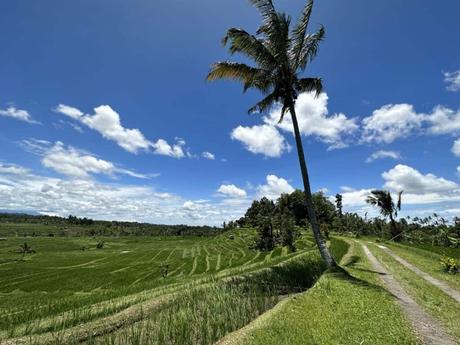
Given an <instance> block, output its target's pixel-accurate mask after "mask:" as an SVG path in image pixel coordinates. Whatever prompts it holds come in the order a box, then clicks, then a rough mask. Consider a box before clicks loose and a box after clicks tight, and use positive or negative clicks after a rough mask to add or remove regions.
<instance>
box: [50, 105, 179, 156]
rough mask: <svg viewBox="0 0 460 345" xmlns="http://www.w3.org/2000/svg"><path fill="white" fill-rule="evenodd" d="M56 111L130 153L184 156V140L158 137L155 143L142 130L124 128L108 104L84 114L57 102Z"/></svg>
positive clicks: (117, 115) (118, 116)
mask: <svg viewBox="0 0 460 345" xmlns="http://www.w3.org/2000/svg"><path fill="white" fill-rule="evenodd" d="M55 111H56V112H58V113H60V114H63V115H66V116H68V117H70V118H72V119H74V120H77V121H79V122H81V123H83V124H84V125H86V126H88V127H89V128H91V129H93V130H95V131H97V132H99V133H100V134H101V135H102V136H103V137H104V138H106V139H108V140H112V141H115V142H116V143H117V144H118V145H119V146H120V147H122V148H123V149H125V150H126V151H128V152H131V153H138V152H139V151H148V150H150V149H151V148H153V152H154V153H155V154H158V155H164V156H169V157H174V158H182V157H184V156H185V154H184V151H183V148H182V147H183V146H184V145H185V141H183V140H182V139H178V140H177V142H176V143H175V144H173V145H170V144H168V142H167V141H166V140H164V139H158V140H157V141H156V142H155V143H153V142H151V141H149V140H147V138H146V137H145V136H144V134H142V132H141V131H140V130H139V129H137V128H134V129H129V128H125V127H123V126H122V124H121V120H120V115H119V114H118V113H117V112H116V111H115V110H113V109H112V108H111V107H110V106H109V105H101V106H99V107H97V108H94V114H93V115H89V114H84V113H83V112H82V111H80V110H79V109H77V108H74V107H70V106H68V105H65V104H59V105H58V106H57V107H56V109H55Z"/></svg>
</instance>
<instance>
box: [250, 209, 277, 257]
mask: <svg viewBox="0 0 460 345" xmlns="http://www.w3.org/2000/svg"><path fill="white" fill-rule="evenodd" d="M257 224H258V225H257V234H258V237H257V239H256V242H255V248H256V249H259V250H262V251H270V250H273V248H274V247H275V243H276V238H275V234H274V232H273V222H272V218H271V217H259V218H258V220H257Z"/></svg>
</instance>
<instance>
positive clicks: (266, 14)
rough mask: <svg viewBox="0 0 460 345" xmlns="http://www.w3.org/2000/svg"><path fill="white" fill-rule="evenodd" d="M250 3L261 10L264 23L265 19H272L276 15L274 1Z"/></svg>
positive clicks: (258, 0) (254, 1) (253, 0)
mask: <svg viewBox="0 0 460 345" xmlns="http://www.w3.org/2000/svg"><path fill="white" fill-rule="evenodd" d="M250 2H251V4H252V5H254V6H255V7H256V8H257V9H258V10H259V13H260V14H261V16H262V18H263V19H264V21H265V19H270V18H271V17H272V16H273V15H274V14H275V13H276V10H275V6H273V2H272V0H250Z"/></svg>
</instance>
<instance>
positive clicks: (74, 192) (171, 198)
mask: <svg viewBox="0 0 460 345" xmlns="http://www.w3.org/2000/svg"><path fill="white" fill-rule="evenodd" d="M249 204H250V200H248V199H231V198H225V199H222V200H220V201H217V202H212V201H209V200H186V199H183V198H182V197H181V196H179V195H175V194H171V193H168V192H163V191H161V192H159V191H157V190H155V189H154V188H152V187H148V186H137V185H130V184H128V185H126V184H120V183H101V182H97V181H96V180H95V179H78V178H72V179H70V180H68V179H63V178H59V177H48V176H44V175H38V174H35V173H33V172H32V171H30V170H29V169H26V168H23V167H20V166H17V165H13V164H6V163H2V164H1V166H0V209H3V210H11V211H23V212H34V213H40V214H55V215H59V216H68V215H69V214H73V215H77V216H79V217H90V218H93V219H104V220H126V221H138V222H150V223H156V224H159V223H161V224H199V225H202V224H210V225H219V224H222V222H223V221H224V220H225V221H228V220H233V219H237V218H239V217H241V216H242V215H243V214H244V212H245V211H246V209H247V207H249Z"/></svg>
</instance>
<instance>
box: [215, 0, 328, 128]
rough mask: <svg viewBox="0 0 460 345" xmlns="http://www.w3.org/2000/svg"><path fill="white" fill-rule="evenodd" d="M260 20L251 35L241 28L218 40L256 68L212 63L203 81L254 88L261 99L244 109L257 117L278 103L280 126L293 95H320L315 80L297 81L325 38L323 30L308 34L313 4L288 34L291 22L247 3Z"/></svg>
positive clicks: (261, 0) (265, 0)
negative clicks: (218, 81)
mask: <svg viewBox="0 0 460 345" xmlns="http://www.w3.org/2000/svg"><path fill="white" fill-rule="evenodd" d="M250 2H251V3H252V4H253V5H254V6H255V7H256V8H257V9H258V10H259V12H260V14H261V16H262V25H261V26H260V27H259V29H258V30H257V33H256V35H251V34H249V33H248V32H246V31H245V30H243V29H236V28H231V29H229V30H228V31H227V34H226V35H225V37H224V38H223V40H222V43H223V44H224V45H227V44H228V45H229V50H230V53H231V54H234V53H241V54H243V55H245V56H246V57H247V58H249V59H251V60H253V61H254V62H255V64H256V66H257V67H252V66H248V65H247V64H244V63H237V62H230V61H224V62H217V63H216V64H214V65H213V66H212V68H211V72H210V73H209V74H208V80H216V79H232V80H237V81H241V82H243V84H244V91H247V90H248V89H251V88H254V89H258V90H259V91H261V92H262V93H263V94H264V95H265V96H266V97H265V98H264V99H262V100H261V101H260V102H258V103H257V104H256V105H254V106H253V107H252V108H250V109H249V113H255V112H259V113H262V112H264V111H266V110H268V109H270V108H271V107H272V106H273V105H275V104H282V105H283V107H282V111H281V114H280V122H281V121H282V120H283V117H284V114H285V113H286V112H287V111H288V110H289V108H290V107H291V106H292V105H293V104H294V103H295V100H296V99H297V95H298V94H299V93H302V92H312V91H314V92H315V93H316V94H317V95H318V94H320V93H321V91H322V83H321V79H320V78H301V77H300V74H301V73H302V72H304V71H305V69H306V68H307V65H308V63H309V62H310V61H312V60H313V59H314V57H315V56H316V54H317V52H318V46H319V43H320V42H321V41H322V40H323V38H324V34H325V31H324V27H323V26H320V28H319V30H318V31H317V32H316V33H314V34H309V33H307V28H308V24H309V22H310V15H311V12H312V8H313V0H310V1H309V2H308V3H307V5H306V6H305V8H304V10H303V11H302V14H301V16H300V18H299V21H298V23H297V25H296V26H295V27H294V28H293V29H292V30H290V24H291V18H290V17H289V16H288V15H286V14H284V13H279V12H276V10H275V8H274V6H273V3H272V1H271V0H250Z"/></svg>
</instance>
